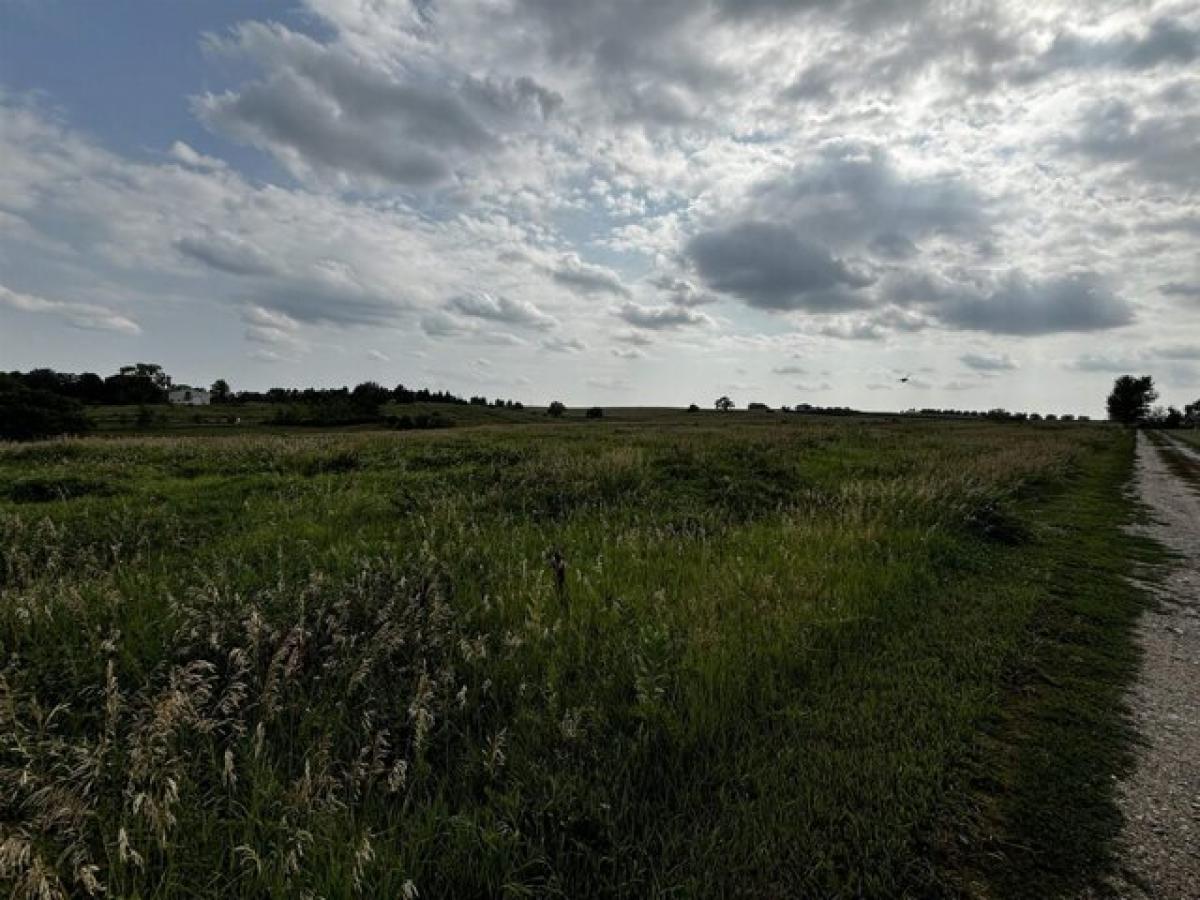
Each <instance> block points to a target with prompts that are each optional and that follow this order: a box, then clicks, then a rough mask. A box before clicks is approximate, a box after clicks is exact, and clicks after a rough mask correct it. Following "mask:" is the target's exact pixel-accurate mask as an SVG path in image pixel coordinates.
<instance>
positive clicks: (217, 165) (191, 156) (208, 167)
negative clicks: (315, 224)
mask: <svg viewBox="0 0 1200 900" xmlns="http://www.w3.org/2000/svg"><path fill="white" fill-rule="evenodd" d="M167 153H168V155H169V156H171V158H172V159H174V160H175V161H176V162H180V163H183V164H184V165H185V166H188V167H190V168H193V169H200V170H201V171H206V172H219V171H221V170H222V169H225V168H227V167H226V165H225V161H224V160H220V159H216V158H215V157H212V156H205V155H204V154H203V153H198V152H197V151H195V150H193V149H192V148H191V147H189V146H188V145H187V144H185V143H184V142H183V141H176V142H175V143H173V144H172V145H171V149H170V150H168V151H167Z"/></svg>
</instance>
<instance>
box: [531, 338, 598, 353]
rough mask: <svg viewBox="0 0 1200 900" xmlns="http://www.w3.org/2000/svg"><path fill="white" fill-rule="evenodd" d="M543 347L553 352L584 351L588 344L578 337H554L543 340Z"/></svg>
mask: <svg viewBox="0 0 1200 900" xmlns="http://www.w3.org/2000/svg"><path fill="white" fill-rule="evenodd" d="M542 349H543V350H549V351H550V352H551V353H582V352H583V351H584V350H586V349H587V344H585V343H584V342H583V341H581V340H579V339H578V338H562V337H552V338H547V339H546V340H544V341H542Z"/></svg>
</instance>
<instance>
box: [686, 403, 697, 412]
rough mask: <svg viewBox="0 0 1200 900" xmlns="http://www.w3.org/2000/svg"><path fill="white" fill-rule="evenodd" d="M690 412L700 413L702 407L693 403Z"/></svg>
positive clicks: (689, 408)
mask: <svg viewBox="0 0 1200 900" xmlns="http://www.w3.org/2000/svg"><path fill="white" fill-rule="evenodd" d="M688 412H700V407H699V406H697V405H696V404H695V403H693V404H692V405H691V406H689V407H688Z"/></svg>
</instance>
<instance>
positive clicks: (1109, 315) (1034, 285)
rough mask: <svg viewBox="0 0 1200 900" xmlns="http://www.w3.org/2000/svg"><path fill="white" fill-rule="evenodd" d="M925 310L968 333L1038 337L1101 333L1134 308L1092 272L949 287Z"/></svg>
mask: <svg viewBox="0 0 1200 900" xmlns="http://www.w3.org/2000/svg"><path fill="white" fill-rule="evenodd" d="M929 312H930V314H931V315H932V316H934V317H935V318H936V319H937V320H938V321H939V322H941V323H942V324H944V325H948V326H950V327H954V328H961V329H964V330H968V331H988V332H991V333H993V334H1014V335H1038V334H1055V333H1058V332H1072V331H1074V332H1087V331H1103V330H1106V329H1109V328H1118V327H1120V326H1122V325H1128V324H1130V323H1131V322H1133V318H1134V316H1133V308H1132V306H1131V305H1130V304H1129V302H1128V301H1126V300H1124V299H1123V298H1121V297H1119V296H1118V295H1117V294H1115V293H1113V292H1112V290H1110V289H1109V288H1108V286H1107V285H1106V284H1105V283H1104V281H1103V280H1102V279H1101V278H1099V277H1098V276H1096V275H1095V274H1094V273H1083V274H1079V275H1067V276H1061V277H1056V278H1048V279H1045V280H1040V281H1039V280H1035V279H1031V278H1029V277H1027V276H1025V275H1023V274H1021V273H1018V272H1010V273H1008V274H1007V275H1006V276H1004V277H1003V278H1002V279H1001V280H1000V281H999V283H998V284H996V285H995V286H994V287H993V288H992V289H991V290H989V291H987V292H978V291H973V290H963V289H959V290H954V291H952V292H950V293H948V294H945V295H943V296H941V297H940V298H938V299H937V301H936V302H935V303H934V304H933V305H931V306H930V307H929Z"/></svg>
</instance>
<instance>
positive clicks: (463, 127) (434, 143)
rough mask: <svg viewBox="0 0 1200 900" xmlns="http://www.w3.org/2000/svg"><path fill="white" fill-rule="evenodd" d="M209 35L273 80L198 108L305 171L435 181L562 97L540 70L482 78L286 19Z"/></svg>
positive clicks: (209, 97)
mask: <svg viewBox="0 0 1200 900" xmlns="http://www.w3.org/2000/svg"><path fill="white" fill-rule="evenodd" d="M206 43H207V48H208V50H209V52H210V53H213V54H219V55H224V56H234V57H237V58H240V59H245V60H248V61H250V62H251V63H253V64H255V65H258V66H259V67H260V68H261V69H262V77H261V78H259V79H257V80H254V81H250V82H247V83H245V84H243V85H241V86H240V87H238V88H237V89H235V90H229V91H225V92H223V93H220V94H213V93H208V94H204V95H201V96H198V97H196V98H195V99H194V101H193V106H194V109H195V111H196V113H197V115H198V116H199V117H200V119H201V120H202V121H204V122H205V123H206V124H207V125H209V127H211V128H213V129H214V130H217V131H220V132H222V133H224V134H227V135H229V136H230V137H232V138H234V139H235V140H239V141H243V142H245V143H247V144H252V145H254V146H256V147H259V148H261V149H263V150H266V151H268V152H270V153H272V154H273V155H274V156H275V157H276V158H277V159H278V160H279V161H280V162H281V163H282V164H283V165H285V166H286V167H288V168H289V169H290V170H292V171H293V172H295V173H297V174H301V175H303V174H307V173H309V172H318V173H326V174H331V175H333V176H335V177H336V176H347V175H348V176H362V177H365V178H366V179H367V180H368V182H382V183H384V184H388V183H393V184H400V185H412V186H425V185H430V184H432V183H436V182H439V181H443V180H445V179H447V178H448V177H449V176H450V174H451V172H452V171H453V167H454V165H455V164H456V163H459V164H462V163H466V162H468V161H469V160H471V159H473V158H475V157H478V156H482V155H485V154H488V153H490V152H492V151H494V150H495V149H496V148H497V147H498V146H499V144H500V141H501V137H502V135H503V133H504V132H505V131H507V130H509V129H514V128H519V127H520V125H521V123H522V121H523V120H526V119H528V118H532V119H533V120H536V121H541V120H544V119H545V118H546V117H548V116H549V115H551V114H552V113H553V112H554V110H555V109H557V107H558V106H559V105H560V104H561V102H562V98H561V97H559V96H558V95H557V94H555V93H554V92H553V91H550V90H548V89H547V88H545V87H543V86H541V85H539V84H537V83H536V82H535V81H534V80H533V79H532V78H530V77H529V76H522V77H520V78H516V79H512V80H504V79H496V78H491V79H478V78H473V77H471V76H469V75H466V74H465V73H464V74H456V73H453V72H447V71H445V70H444V69H443V70H439V67H438V66H437V65H436V64H435V63H434V62H433V61H430V60H422V59H421V58H420V56H415V57H413V58H410V59H409V60H408V61H407V63H406V64H404V65H401V64H397V63H393V62H390V61H389V60H387V59H381V58H378V57H371V56H367V55H364V54H362V53H360V52H357V51H356V48H355V47H354V46H352V45H350V44H349V43H346V42H341V41H337V40H333V41H330V42H328V43H323V42H321V41H319V40H316V39H314V38H312V37H309V36H308V35H304V34H300V33H297V32H295V31H291V30H289V29H288V28H286V27H284V26H283V25H279V24H270V25H268V24H263V23H259V22H245V23H242V24H240V25H238V26H236V27H235V28H234V29H233V31H232V32H231V33H230V34H229V35H227V36H224V37H218V36H212V35H210V36H209V37H208V39H207V42H206ZM422 64H423V65H422Z"/></svg>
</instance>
